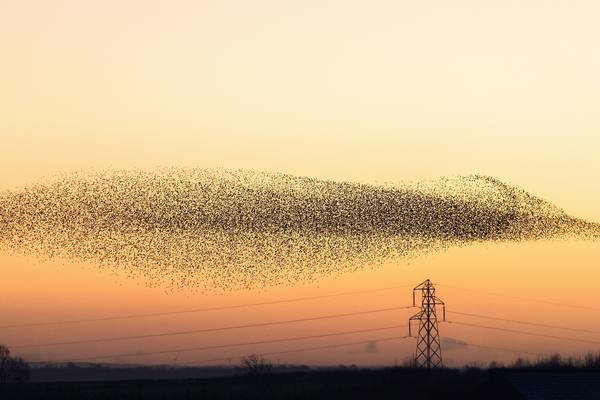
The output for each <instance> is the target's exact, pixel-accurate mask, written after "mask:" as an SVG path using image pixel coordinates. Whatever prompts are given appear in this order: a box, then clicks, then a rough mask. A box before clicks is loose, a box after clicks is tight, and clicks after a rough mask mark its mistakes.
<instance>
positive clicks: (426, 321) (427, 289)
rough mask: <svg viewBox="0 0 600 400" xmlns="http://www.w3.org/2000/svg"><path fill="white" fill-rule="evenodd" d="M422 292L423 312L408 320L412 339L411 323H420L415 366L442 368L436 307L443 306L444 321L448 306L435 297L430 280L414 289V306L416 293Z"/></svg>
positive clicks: (414, 304)
mask: <svg viewBox="0 0 600 400" xmlns="http://www.w3.org/2000/svg"><path fill="white" fill-rule="evenodd" d="M418 291H420V292H421V310H420V311H419V312H418V313H416V314H415V315H413V316H412V317H410V319H409V320H408V335H409V336H411V337H412V331H411V322H412V321H419V332H418V337H417V350H416V352H415V365H416V366H417V367H418V368H427V369H431V368H442V367H443V366H444V365H443V363H442V346H441V344H440V334H439V331H438V320H437V312H436V306H438V305H441V306H442V310H443V311H442V313H443V319H442V320H443V321H445V320H446V304H444V302H443V301H442V300H440V299H438V298H437V297H436V296H435V287H434V286H433V283H431V281H430V280H429V279H427V280H426V281H425V282H423V283H421V284H420V285H418V286H417V287H415V288H414V289H413V306H416V293H417V292H418Z"/></svg>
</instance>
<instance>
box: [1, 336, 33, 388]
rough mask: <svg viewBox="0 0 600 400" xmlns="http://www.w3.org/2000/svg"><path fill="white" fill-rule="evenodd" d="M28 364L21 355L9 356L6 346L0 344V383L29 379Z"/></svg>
mask: <svg viewBox="0 0 600 400" xmlns="http://www.w3.org/2000/svg"><path fill="white" fill-rule="evenodd" d="M29 376H30V370H29V364H28V363H27V362H26V361H25V360H24V359H22V358H21V357H11V355H10V350H9V349H8V347H6V346H4V345H1V344H0V384H2V385H3V384H6V383H8V382H26V381H28V380H29Z"/></svg>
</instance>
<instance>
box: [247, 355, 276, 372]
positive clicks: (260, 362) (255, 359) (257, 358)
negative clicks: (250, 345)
mask: <svg viewBox="0 0 600 400" xmlns="http://www.w3.org/2000/svg"><path fill="white" fill-rule="evenodd" d="M241 361H242V371H243V372H244V373H246V374H247V375H263V374H268V373H270V372H271V371H272V370H273V364H272V363H270V362H268V361H267V360H265V359H264V357H263V356H261V355H258V354H252V355H249V356H247V357H244V358H242V360H241Z"/></svg>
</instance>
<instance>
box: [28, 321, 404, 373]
mask: <svg viewBox="0 0 600 400" xmlns="http://www.w3.org/2000/svg"><path fill="white" fill-rule="evenodd" d="M406 327H407V325H392V326H384V327H379V328H369V329H359V330H352V331H342V332H333V333H323V334H318V335H308V336H296V337H288V338H282V339H270V340H260V341H255V342H242V343H231V344H221V345H213V346H203V347H189V348H181V349H172V350H160V351H148V352H137V353H120V354H110V355H102V356H92V357H81V358H71V359H65V360H51V361H43V362H38V364H40V363H41V364H44V363H65V362H74V361H89V360H102V359H110V358H116V357H142V356H149V355H158V354H169V353H182V352H192V351H202V350H214V349H224V348H228V347H242V346H251V345H257V344H270V343H281V342H292V341H297V340H308V339H319V338H325V337H332V336H343V335H352V334H357V333H366V332H377V331H384V330H390V329H397V328H406Z"/></svg>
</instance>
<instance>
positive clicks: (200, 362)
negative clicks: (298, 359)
mask: <svg viewBox="0 0 600 400" xmlns="http://www.w3.org/2000/svg"><path fill="white" fill-rule="evenodd" d="M400 339H412V337H410V336H392V337H385V338H378V339H371V340H362V341H359V342H350V343H339V344H333V345H326V346H317V347H305V348H301V349H292V350H284V351H272V352H269V353H260V355H262V356H274V355H279V354H289V353H300V352H304V351H315V350H325V349H334V348H338V347H346V346H355V345H359V344H368V343H371V342H388V341H392V340H400ZM247 356H248V355H247V354H245V355H241V356H231V357H223V358H212V359H207V360H200V361H194V362H193V363H188V365H195V364H204V363H207V362H216V361H230V360H237V359H241V358H244V357H247Z"/></svg>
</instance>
